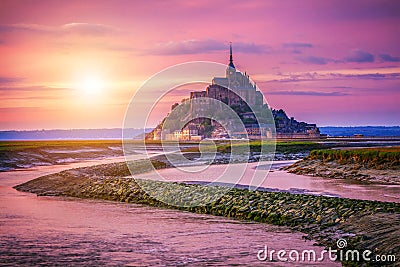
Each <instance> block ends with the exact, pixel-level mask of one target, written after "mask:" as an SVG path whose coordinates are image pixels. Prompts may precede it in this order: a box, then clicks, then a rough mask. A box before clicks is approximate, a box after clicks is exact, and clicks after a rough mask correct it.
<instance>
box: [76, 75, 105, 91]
mask: <svg viewBox="0 0 400 267" xmlns="http://www.w3.org/2000/svg"><path fill="white" fill-rule="evenodd" d="M81 89H82V90H83V91H84V92H85V93H87V94H98V93H100V92H101V91H102V89H103V82H102V81H101V79H100V78H98V77H95V76H90V77H86V78H85V79H84V80H83V83H82V85H81Z"/></svg>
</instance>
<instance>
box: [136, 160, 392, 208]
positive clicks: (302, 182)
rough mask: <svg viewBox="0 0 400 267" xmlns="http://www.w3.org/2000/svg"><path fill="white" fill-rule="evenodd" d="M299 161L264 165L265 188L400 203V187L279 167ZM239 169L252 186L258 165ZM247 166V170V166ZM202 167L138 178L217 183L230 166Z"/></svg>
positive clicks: (175, 169)
mask: <svg viewBox="0 0 400 267" xmlns="http://www.w3.org/2000/svg"><path fill="white" fill-rule="evenodd" d="M293 162H295V161H281V162H274V164H273V165H272V168H271V171H268V169H269V167H268V166H267V167H266V168H263V164H264V165H268V164H270V163H261V165H260V166H259V167H258V172H259V174H261V176H262V177H263V178H264V179H263V181H262V182H261V183H260V184H259V186H260V187H263V188H271V189H278V190H287V191H290V192H293V193H307V194H315V195H324V196H332V197H345V198H353V199H363V200H379V201H388V202H397V203H400V185H383V184H367V183H362V182H358V181H352V180H345V179H329V178H321V177H311V176H305V175H297V174H292V173H288V172H287V171H282V170H279V169H278V167H282V166H283V165H288V164H292V163H293ZM235 165H237V166H238V169H241V168H242V167H243V168H245V172H244V174H243V176H242V177H241V178H240V180H239V181H234V180H233V179H232V182H233V183H237V184H241V185H249V184H251V181H252V178H253V175H254V173H255V170H256V168H257V165H258V163H239V164H235ZM246 165H247V167H246ZM198 169H199V168H198V167H197V166H195V167H185V170H180V169H177V168H174V169H161V170H157V171H153V172H150V173H145V174H139V175H136V176H135V177H136V178H142V179H158V180H159V179H160V177H161V178H163V179H165V180H166V181H178V182H213V181H215V180H216V177H221V175H223V174H224V172H225V171H226V169H227V165H210V166H208V167H207V168H205V169H203V170H202V171H201V172H197V170H198Z"/></svg>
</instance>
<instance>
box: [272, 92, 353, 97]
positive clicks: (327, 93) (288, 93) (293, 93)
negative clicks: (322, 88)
mask: <svg viewBox="0 0 400 267" xmlns="http://www.w3.org/2000/svg"><path fill="white" fill-rule="evenodd" d="M267 94H270V95H306V96H346V95H349V94H347V93H343V92H317V91H275V92H268V93H267Z"/></svg>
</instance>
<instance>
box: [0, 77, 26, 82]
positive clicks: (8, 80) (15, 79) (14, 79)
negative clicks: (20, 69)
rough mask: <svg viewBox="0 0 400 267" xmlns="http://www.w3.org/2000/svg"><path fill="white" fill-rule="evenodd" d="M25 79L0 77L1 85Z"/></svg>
mask: <svg viewBox="0 0 400 267" xmlns="http://www.w3.org/2000/svg"><path fill="white" fill-rule="evenodd" d="M23 80H24V79H23V78H18V77H0V84H10V83H17V82H21V81H23Z"/></svg>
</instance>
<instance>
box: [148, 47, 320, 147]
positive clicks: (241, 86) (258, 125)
mask: <svg viewBox="0 0 400 267" xmlns="http://www.w3.org/2000/svg"><path fill="white" fill-rule="evenodd" d="M210 99H211V100H216V101H213V103H210ZM184 100H185V99H184ZM184 100H182V102H184ZM188 100H197V101H196V103H197V104H194V103H193V102H192V103H190V105H189V106H188V110H186V111H185V112H181V113H182V114H174V115H175V118H173V119H174V120H182V119H184V118H185V117H186V116H187V115H188V113H187V112H190V114H191V115H192V117H194V118H195V119H193V120H191V121H189V122H187V123H185V124H184V127H182V128H181V129H175V130H173V131H171V129H165V128H163V126H164V122H165V120H166V118H164V119H163V120H162V121H161V123H160V124H159V125H157V127H155V128H154V129H153V130H152V131H151V132H150V133H148V134H146V139H147V140H177V141H200V140H202V139H205V138H212V139H228V138H232V137H234V138H248V139H251V140H257V139H263V138H272V137H276V138H278V139H316V138H321V137H322V136H323V135H321V134H320V131H319V129H318V127H317V126H316V124H309V123H306V122H299V121H297V120H295V118H294V117H290V118H289V117H288V116H287V115H286V112H285V111H284V110H283V109H272V108H270V107H269V105H268V104H267V103H266V102H265V101H264V98H263V94H262V93H261V92H260V91H259V89H258V87H257V85H256V83H255V82H253V81H252V80H251V79H250V76H249V75H248V74H247V73H246V72H244V73H243V72H241V71H239V70H237V69H236V67H235V65H234V63H233V55H232V45H230V55H229V63H228V65H227V67H226V73H225V77H214V78H212V80H211V84H209V85H208V86H207V87H206V88H205V90H204V91H192V92H190V95H189V98H188ZM215 102H221V103H223V104H225V105H227V106H228V107H229V108H231V109H232V110H233V111H234V112H235V113H236V114H237V115H238V116H239V118H240V120H241V122H242V123H243V125H244V129H245V131H236V132H232V133H231V134H229V133H228V132H227V130H226V129H225V128H224V127H223V126H222V125H221V124H220V123H219V122H217V121H215V120H212V119H209V118H202V117H201V116H200V117H199V114H200V113H199V112H201V111H204V110H205V109H208V108H209V107H210V105H215ZM177 106H179V104H178V103H175V104H173V105H172V106H171V113H173V111H174V109H175V108H176V107H177ZM221 112H222V110H221ZM268 114H272V116H273V120H272V117H271V120H270V121H271V122H272V121H273V122H272V123H273V124H274V125H273V127H271V125H268V123H265V122H264V121H265V119H266V118H267V117H268ZM168 115H170V114H168ZM273 128H274V129H273Z"/></svg>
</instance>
